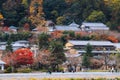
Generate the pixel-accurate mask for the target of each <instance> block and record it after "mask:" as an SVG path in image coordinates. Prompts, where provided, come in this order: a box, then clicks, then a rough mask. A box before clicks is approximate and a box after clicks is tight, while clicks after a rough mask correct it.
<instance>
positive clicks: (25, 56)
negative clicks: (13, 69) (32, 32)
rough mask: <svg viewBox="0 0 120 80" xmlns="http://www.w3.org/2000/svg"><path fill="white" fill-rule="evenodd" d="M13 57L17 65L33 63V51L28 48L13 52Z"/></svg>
mask: <svg viewBox="0 0 120 80" xmlns="http://www.w3.org/2000/svg"><path fill="white" fill-rule="evenodd" d="M11 57H12V59H13V61H15V64H16V65H26V64H32V63H33V53H32V52H31V51H30V49H28V48H21V49H18V50H16V51H15V52H14V53H13V54H12V56H11Z"/></svg>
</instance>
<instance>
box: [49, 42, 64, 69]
mask: <svg viewBox="0 0 120 80" xmlns="http://www.w3.org/2000/svg"><path fill="white" fill-rule="evenodd" d="M50 52H51V54H50V61H51V67H52V69H53V71H55V70H56V69H57V70H58V68H59V66H58V65H59V64H62V63H63V62H65V60H66V57H65V54H64V50H63V45H62V44H61V43H60V42H58V41H52V42H51V43H50Z"/></svg>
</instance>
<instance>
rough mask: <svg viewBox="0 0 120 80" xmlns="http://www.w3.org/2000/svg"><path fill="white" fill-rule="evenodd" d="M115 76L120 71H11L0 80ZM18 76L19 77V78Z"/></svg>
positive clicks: (0, 76)
mask: <svg viewBox="0 0 120 80" xmlns="http://www.w3.org/2000/svg"><path fill="white" fill-rule="evenodd" d="M99 77H103V78H116V77H120V72H118V73H116V72H114V73H112V72H76V73H52V74H48V73H11V74H0V80H11V78H15V80H17V79H18V80H20V79H21V80H22V78H39V79H40V78H99ZM19 78H20V79H19Z"/></svg>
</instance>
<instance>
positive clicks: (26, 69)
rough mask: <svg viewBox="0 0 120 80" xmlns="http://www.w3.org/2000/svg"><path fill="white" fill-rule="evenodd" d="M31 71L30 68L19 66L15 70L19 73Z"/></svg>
mask: <svg viewBox="0 0 120 80" xmlns="http://www.w3.org/2000/svg"><path fill="white" fill-rule="evenodd" d="M31 71H32V70H31V69H30V68H20V69H17V72H20V73H29V72H31Z"/></svg>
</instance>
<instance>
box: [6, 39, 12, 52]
mask: <svg viewBox="0 0 120 80" xmlns="http://www.w3.org/2000/svg"><path fill="white" fill-rule="evenodd" d="M11 43H12V41H11V40H8V41H7V46H6V51H7V52H13V49H12V45H11Z"/></svg>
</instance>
